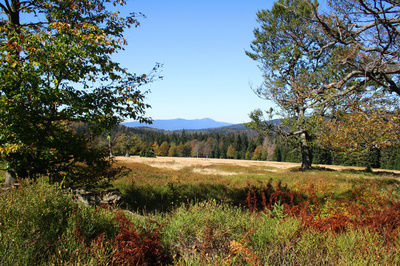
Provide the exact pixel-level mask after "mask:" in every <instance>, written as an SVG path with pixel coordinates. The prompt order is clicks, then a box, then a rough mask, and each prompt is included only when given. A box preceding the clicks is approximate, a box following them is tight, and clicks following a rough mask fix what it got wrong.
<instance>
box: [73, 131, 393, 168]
mask: <svg viewBox="0 0 400 266" xmlns="http://www.w3.org/2000/svg"><path fill="white" fill-rule="evenodd" d="M78 130H80V131H83V130H84V129H83V128H82V127H81V128H80V129H78ZM109 141H110V144H111V147H112V154H114V155H119V156H121V155H123V156H125V155H137V156H142V157H156V156H170V157H198V158H221V159H241V160H271V161H279V162H301V153H300V151H299V148H298V145H297V144H296V143H291V142H288V141H286V140H285V139H284V138H281V137H280V136H278V135H275V136H262V135H258V134H254V132H251V131H243V130H237V131H229V132H212V131H185V130H182V131H159V130H153V129H146V128H128V127H125V126H118V127H116V128H114V129H113V130H112V131H111V134H110V138H109V139H108V138H107V136H106V135H102V136H100V137H98V140H97V145H99V146H102V147H105V146H107V145H108V142H109ZM313 164H328V165H330V164H334V165H354V166H366V165H371V167H374V168H385V169H398V170H400V149H399V148H394V147H386V148H383V149H376V150H373V151H371V152H370V153H369V154H368V155H366V156H354V155H352V154H349V153H348V152H347V153H344V152H339V151H334V150H328V149H326V148H325V149H324V148H322V147H319V146H318V145H315V146H314V147H313Z"/></svg>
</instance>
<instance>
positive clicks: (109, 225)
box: [0, 164, 400, 265]
mask: <svg viewBox="0 0 400 266" xmlns="http://www.w3.org/2000/svg"><path fill="white" fill-rule="evenodd" d="M210 168H213V169H222V170H224V171H231V172H236V174H234V175H229V176H224V175H217V174H216V175H210V174H201V173H199V172H196V171H193V168H185V169H182V170H166V169H160V168H154V167H149V166H146V165H141V164H136V165H133V166H132V165H130V166H129V169H131V170H130V171H126V175H125V176H123V177H121V178H119V179H118V180H115V181H114V186H115V187H118V188H120V189H121V191H122V192H123V194H124V197H125V199H126V200H127V203H128V205H129V207H130V208H131V210H140V213H139V214H131V213H129V212H122V211H121V210H118V209H114V208H113V207H107V208H100V207H97V208H94V207H86V206H82V205H80V204H78V203H76V202H75V201H74V200H73V198H72V195H71V194H69V193H68V192H65V191H63V190H61V189H60V188H59V187H57V186H56V185H47V184H46V182H44V181H39V182H38V183H36V184H30V185H29V184H28V185H27V184H26V185H22V187H21V188H19V189H15V190H10V191H8V192H6V193H2V194H1V197H0V264H1V265H36V264H39V265H40V264H46V265H47V264H55V265H59V264H61V265H64V264H68V265H70V264H71V265H77V264H79V265H120V264H124V265H126V264H131V265H136V264H138V265H143V264H147V265H168V264H178V265H270V264H273V265H275V264H290V265H292V264H344V265H348V264H357V265H358V264H399V263H400V255H399V253H398V250H399V248H400V238H399V233H400V218H399V213H400V203H399V195H400V184H399V182H398V181H397V180H396V179H395V178H394V177H395V176H391V175H373V174H366V173H364V172H335V171H325V170H323V169H319V170H315V171H310V172H301V171H295V170H289V171H277V172H271V171H266V170H265V169H262V168H254V169H249V170H248V172H246V171H247V170H246V168H244V167H238V168H235V167H233V166H229V167H226V166H223V167H222V168H221V167H220V166H215V167H213V166H210Z"/></svg>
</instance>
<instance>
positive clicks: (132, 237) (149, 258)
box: [112, 212, 171, 265]
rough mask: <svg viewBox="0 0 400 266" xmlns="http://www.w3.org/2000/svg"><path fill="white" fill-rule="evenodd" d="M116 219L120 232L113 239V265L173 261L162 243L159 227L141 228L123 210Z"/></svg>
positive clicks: (159, 263)
mask: <svg viewBox="0 0 400 266" xmlns="http://www.w3.org/2000/svg"><path fill="white" fill-rule="evenodd" d="M115 221H117V223H118V227H119V233H118V235H117V236H116V237H115V239H114V240H113V247H114V250H115V253H114V254H113V257H112V264H113V265H167V264H168V263H169V262H170V261H171V259H170V257H169V256H168V254H167V252H166V250H165V249H164V248H163V246H162V244H161V236H160V231H159V229H158V228H154V229H151V230H149V229H146V228H143V227H142V228H140V227H138V226H137V225H135V224H133V223H132V222H131V221H130V220H128V219H127V218H126V216H125V215H124V214H123V213H122V212H117V213H116V217H115Z"/></svg>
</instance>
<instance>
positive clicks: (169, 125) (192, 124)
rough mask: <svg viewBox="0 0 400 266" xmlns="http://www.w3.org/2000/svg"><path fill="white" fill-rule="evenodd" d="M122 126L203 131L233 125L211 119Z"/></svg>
mask: <svg viewBox="0 0 400 266" xmlns="http://www.w3.org/2000/svg"><path fill="white" fill-rule="evenodd" d="M122 125H124V126H126V127H150V128H156V129H162V130H170V131H174V130H182V129H185V130H201V129H209V128H219V127H226V126H230V125H232V124H230V123H225V122H217V121H214V120H212V119H210V118H204V119H193V120H186V119H180V118H179V119H168V120H154V121H153V124H151V125H148V124H141V123H139V122H138V121H133V122H124V123H122Z"/></svg>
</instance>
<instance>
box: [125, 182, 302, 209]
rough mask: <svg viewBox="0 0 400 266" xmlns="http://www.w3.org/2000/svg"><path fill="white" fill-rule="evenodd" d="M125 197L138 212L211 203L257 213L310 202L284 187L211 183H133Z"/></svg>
mask: <svg viewBox="0 0 400 266" xmlns="http://www.w3.org/2000/svg"><path fill="white" fill-rule="evenodd" d="M123 194H124V202H125V204H126V206H124V207H125V208H127V209H130V210H132V211H138V212H169V211H171V210H173V209H174V208H176V207H179V206H182V205H187V204H192V203H196V202H202V201H208V200H215V201H216V202H218V203H225V204H229V205H231V206H237V207H242V208H245V209H248V208H250V209H257V210H262V209H264V208H266V206H267V205H270V204H271V203H272V204H273V203H275V202H279V203H281V204H283V203H285V202H288V203H289V202H291V203H295V204H298V203H300V202H302V201H305V200H307V197H306V196H305V195H303V194H300V193H297V192H296V193H294V192H291V191H290V190H289V189H288V188H287V187H286V186H281V184H278V185H277V186H276V187H273V186H272V185H271V183H268V184H266V185H264V186H260V187H254V186H251V187H244V188H229V187H227V186H224V185H222V184H211V183H200V184H176V183H169V184H168V185H167V186H150V185H146V186H136V185H135V184H132V185H131V186H130V187H129V188H127V189H126V191H125V192H124V193H123ZM291 195H293V196H291ZM249 205H251V206H249Z"/></svg>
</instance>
